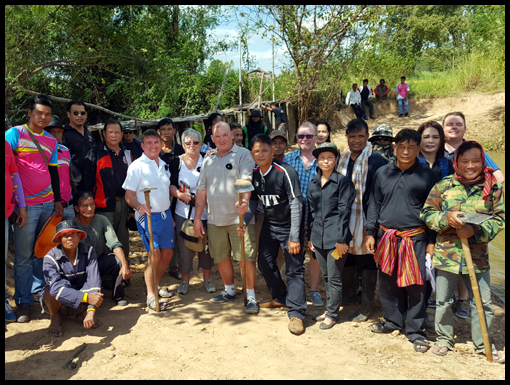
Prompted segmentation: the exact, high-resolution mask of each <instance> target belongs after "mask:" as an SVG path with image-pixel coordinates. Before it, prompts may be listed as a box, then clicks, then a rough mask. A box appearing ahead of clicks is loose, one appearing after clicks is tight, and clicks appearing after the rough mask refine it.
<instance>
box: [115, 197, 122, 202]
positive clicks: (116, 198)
mask: <svg viewBox="0 0 510 385" xmlns="http://www.w3.org/2000/svg"><path fill="white" fill-rule="evenodd" d="M115 200H116V201H123V200H124V197H115Z"/></svg>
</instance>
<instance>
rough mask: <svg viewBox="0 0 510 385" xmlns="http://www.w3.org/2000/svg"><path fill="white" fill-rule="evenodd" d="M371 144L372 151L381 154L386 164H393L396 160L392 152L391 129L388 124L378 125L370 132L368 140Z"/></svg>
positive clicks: (392, 138)
mask: <svg viewBox="0 0 510 385" xmlns="http://www.w3.org/2000/svg"><path fill="white" fill-rule="evenodd" d="M368 141H369V142H371V143H372V150H373V151H375V152H377V153H379V154H381V155H382V156H383V157H384V159H386V160H387V162H388V163H394V162H395V160H397V157H396V156H395V153H394V152H393V142H394V141H395V138H394V137H393V129H392V128H391V126H390V125H389V124H386V123H383V124H378V125H377V126H375V127H374V129H373V130H372V136H371V137H370V139H368Z"/></svg>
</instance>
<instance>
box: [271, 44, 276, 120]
mask: <svg viewBox="0 0 510 385" xmlns="http://www.w3.org/2000/svg"><path fill="white" fill-rule="evenodd" d="M271 48H272V53H271V58H272V61H273V72H272V73H271V75H272V77H273V102H274V101H275V98H274V36H272V37H271ZM273 129H274V125H273Z"/></svg>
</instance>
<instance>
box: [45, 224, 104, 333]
mask: <svg viewBox="0 0 510 385" xmlns="http://www.w3.org/2000/svg"><path fill="white" fill-rule="evenodd" d="M85 237H86V234H85V232H84V231H81V230H80V229H79V228H78V225H77V223H76V221H75V220H74V219H68V220H65V221H62V222H60V223H59V224H58V225H57V233H56V234H55V237H53V242H55V243H58V244H59V245H58V246H55V247H54V248H53V249H51V250H50V251H49V252H48V254H47V255H46V256H45V257H44V259H43V274H44V281H45V284H46V287H45V290H44V291H43V301H44V305H45V308H46V310H47V311H48V312H49V313H50V318H51V323H50V326H49V328H48V334H50V335H52V336H55V337H58V336H61V335H62V334H63V332H62V326H61V317H62V316H65V317H69V316H73V315H74V316H76V319H78V320H80V321H81V320H83V327H84V328H85V329H90V328H92V327H94V328H95V327H97V326H99V323H98V322H97V319H96V318H95V313H96V308H97V307H99V306H100V305H101V303H103V294H102V293H101V278H100V276H99V269H98V264H97V256H96V252H95V250H94V248H93V247H92V246H88V245H85V244H83V243H81V242H80V240H81V239H83V238H85Z"/></svg>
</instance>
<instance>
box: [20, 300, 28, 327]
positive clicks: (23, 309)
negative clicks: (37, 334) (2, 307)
mask: <svg viewBox="0 0 510 385" xmlns="http://www.w3.org/2000/svg"><path fill="white" fill-rule="evenodd" d="M18 322H20V323H25V322H30V305H29V304H28V303H20V304H19V305H18Z"/></svg>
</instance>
